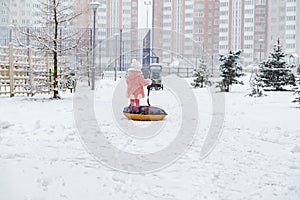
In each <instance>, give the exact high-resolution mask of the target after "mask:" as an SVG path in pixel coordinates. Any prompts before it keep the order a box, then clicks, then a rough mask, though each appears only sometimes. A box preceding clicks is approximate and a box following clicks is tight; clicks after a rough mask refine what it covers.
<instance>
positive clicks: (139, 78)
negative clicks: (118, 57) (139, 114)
mask: <svg viewBox="0 0 300 200" xmlns="http://www.w3.org/2000/svg"><path fill="white" fill-rule="evenodd" d="M126 83H127V97H128V98H130V99H141V98H144V97H145V94H144V88H143V87H144V86H146V85H149V84H150V82H149V81H148V80H146V79H144V76H143V74H142V72H141V70H138V69H133V68H130V69H128V73H127V76H126Z"/></svg>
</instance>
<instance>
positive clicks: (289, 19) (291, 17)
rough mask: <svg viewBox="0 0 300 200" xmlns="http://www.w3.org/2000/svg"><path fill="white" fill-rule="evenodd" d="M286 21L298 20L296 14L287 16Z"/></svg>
mask: <svg viewBox="0 0 300 200" xmlns="http://www.w3.org/2000/svg"><path fill="white" fill-rule="evenodd" d="M286 21H296V16H287V17H286Z"/></svg>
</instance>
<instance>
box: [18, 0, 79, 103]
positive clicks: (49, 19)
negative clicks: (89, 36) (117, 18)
mask: <svg viewBox="0 0 300 200" xmlns="http://www.w3.org/2000/svg"><path fill="white" fill-rule="evenodd" d="M39 2H40V4H39V8H38V9H37V10H38V12H39V13H40V15H41V19H40V22H39V24H40V25H41V27H33V28H32V30H28V31H25V32H23V34H25V35H27V36H28V37H30V38H31V40H33V41H34V44H33V45H36V46H34V48H38V49H41V50H43V51H47V52H50V55H51V56H52V59H51V60H52V63H53V84H52V85H53V91H54V92H53V98H54V99H58V98H60V96H59V92H58V76H59V75H58V65H59V63H62V61H61V59H63V55H66V54H67V52H68V51H70V50H72V49H75V48H77V47H78V46H79V45H80V42H81V38H82V36H83V34H84V33H82V31H77V30H74V29H71V28H70V27H71V26H70V24H71V23H72V21H73V20H74V19H76V18H77V17H78V16H80V15H81V14H82V11H76V10H74V5H69V3H67V2H65V1H63V0H47V1H45V0H40V1H39ZM66 3H67V4H66ZM83 10H84V9H83ZM21 45H22V44H21Z"/></svg>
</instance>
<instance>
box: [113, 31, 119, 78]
mask: <svg viewBox="0 0 300 200" xmlns="http://www.w3.org/2000/svg"><path fill="white" fill-rule="evenodd" d="M118 35H119V34H118V33H116V34H115V37H116V42H115V43H116V50H115V52H116V56H115V67H114V71H115V81H117V66H118Z"/></svg>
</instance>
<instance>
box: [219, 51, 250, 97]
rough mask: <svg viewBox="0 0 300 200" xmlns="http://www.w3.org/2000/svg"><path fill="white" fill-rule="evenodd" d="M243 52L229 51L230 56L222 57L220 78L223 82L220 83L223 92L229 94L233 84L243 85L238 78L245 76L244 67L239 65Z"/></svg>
mask: <svg viewBox="0 0 300 200" xmlns="http://www.w3.org/2000/svg"><path fill="white" fill-rule="evenodd" d="M240 54H241V51H237V52H233V51H229V53H228V54H224V55H220V58H219V61H221V65H220V67H219V69H220V73H221V74H220V76H221V77H222V81H221V82H220V83H219V86H220V87H221V91H225V92H229V90H230V86H231V85H232V84H238V83H242V82H240V81H238V80H237V78H238V77H240V76H243V75H244V74H243V72H242V66H241V65H239V64H238V62H237V61H238V60H239V58H240Z"/></svg>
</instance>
